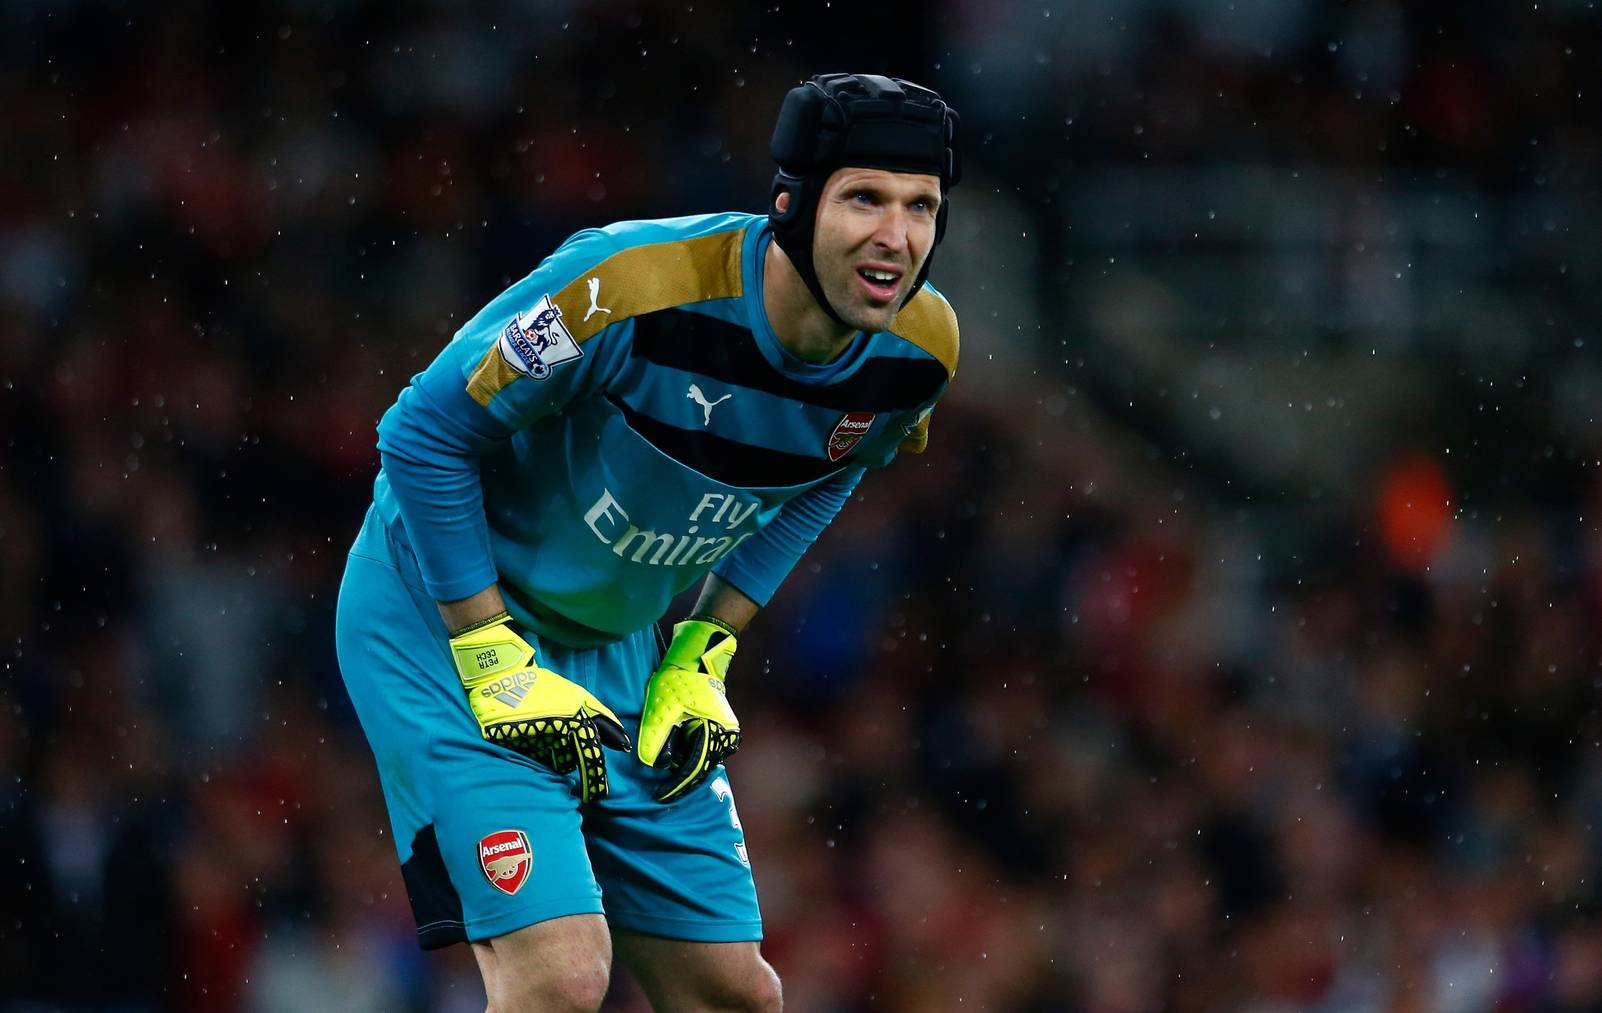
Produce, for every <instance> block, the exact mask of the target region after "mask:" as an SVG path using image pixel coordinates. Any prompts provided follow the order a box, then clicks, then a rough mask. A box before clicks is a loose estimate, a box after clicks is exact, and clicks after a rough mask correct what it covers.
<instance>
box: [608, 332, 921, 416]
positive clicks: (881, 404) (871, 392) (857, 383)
mask: <svg viewBox="0 0 1602 1013" xmlns="http://www.w3.org/2000/svg"><path fill="white" fill-rule="evenodd" d="M631 354H633V355H636V356H639V357H640V358H642V359H645V360H647V361H649V362H653V363H655V364H657V365H658V366H668V367H671V368H673V369H682V370H684V371H685V372H686V373H699V374H701V375H702V376H705V377H707V378H709V379H713V380H719V381H721V382H723V383H731V384H736V385H738V386H741V387H746V388H748V389H750V390H760V391H763V392H765V393H768V394H776V395H778V396H779V397H785V398H789V399H791V400H793V401H800V402H802V403H803V404H810V405H816V406H818V407H819V408H828V409H832V410H834V411H840V412H894V411H907V410H909V409H912V408H917V407H919V406H920V405H922V404H923V403H924V402H926V401H928V400H929V399H930V398H931V397H933V396H934V395H935V392H936V391H938V390H939V389H940V387H941V385H942V384H944V383H945V382H946V369H945V367H944V366H942V365H940V363H938V362H936V361H934V360H933V359H900V358H887V357H882V356H877V357H874V358H872V359H869V360H868V361H867V362H864V363H863V364H862V365H861V366H859V367H857V370H856V372H854V373H852V374H851V375H850V376H848V377H846V378H845V379H843V380H841V381H839V382H838V383H829V384H811V383H802V382H800V381H799V380H793V379H791V378H790V377H788V376H785V375H784V374H783V373H781V372H779V371H778V370H776V369H774V368H773V366H772V365H771V364H769V362H768V360H767V359H765V358H763V357H762V351H761V349H759V348H757V345H756V338H755V337H754V336H753V335H752V334H751V332H750V331H749V330H747V329H746V328H744V327H741V326H740V325H738V324H731V323H729V322H728V321H726V320H719V319H717V318H716V317H709V316H706V315H705V314H701V313H692V312H690V311H688V310H680V309H669V310H662V311H660V312H657V313H648V314H646V315H644V316H640V317H636V318H635V319H634V348H633V352H632V353H631Z"/></svg>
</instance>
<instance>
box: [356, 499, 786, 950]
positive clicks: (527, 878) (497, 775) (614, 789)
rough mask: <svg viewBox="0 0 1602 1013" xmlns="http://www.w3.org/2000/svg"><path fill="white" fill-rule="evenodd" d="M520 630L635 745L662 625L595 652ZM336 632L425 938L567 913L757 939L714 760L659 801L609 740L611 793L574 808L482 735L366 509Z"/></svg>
mask: <svg viewBox="0 0 1602 1013" xmlns="http://www.w3.org/2000/svg"><path fill="white" fill-rule="evenodd" d="M529 640H530V641H531V642H532V643H533V644H534V647H535V650H536V651H537V652H538V659H539V663H540V664H541V665H543V666H544V667H546V668H549V669H551V670H553V671H555V672H558V673H560V674H562V675H564V676H566V677H567V678H569V679H571V680H573V681H574V682H576V683H578V684H579V685H581V686H583V687H584V688H585V689H587V690H589V691H590V692H591V693H594V694H595V695H596V696H597V697H599V698H600V699H601V701H602V702H604V703H605V704H606V705H607V706H608V707H611V708H612V710H613V711H615V712H616V713H617V715H618V717H619V718H621V719H622V721H623V725H624V727H625V728H627V729H628V731H629V736H630V738H631V739H633V740H634V741H639V720H640V704H641V703H642V702H643V700H644V696H645V683H646V680H647V679H648V678H649V677H650V674H651V673H652V672H653V671H654V670H655V668H656V665H657V663H658V661H659V659H660V657H661V643H660V639H659V635H658V633H657V631H656V628H655V627H648V628H646V629H643V630H640V631H638V632H637V633H634V634H632V635H631V636H629V637H627V638H626V639H623V640H620V641H617V642H615V643H611V644H607V645H605V646H602V647H597V648H586V649H575V648H569V647H566V646H564V645H562V644H556V643H551V642H549V641H544V642H541V641H539V640H537V639H536V638H535V637H533V636H530V637H529ZM336 643H337V647H338V650H339V665H340V670H341V671H342V672H343V673H344V677H345V686H346V688H347V689H348V690H349V691H350V697H351V701H352V703H354V704H355V707H356V714H357V716H358V717H359V718H360V720H361V724H362V729H363V730H364V731H365V732H366V734H367V741H368V743H369V744H370V745H371V746H372V749H373V755H374V757H375V759H376V760H377V761H378V776H379V780H380V782H381V783H382V784H383V789H384V800H385V802H386V803H387V804H388V806H389V819H390V826H391V828H392V829H393V831H394V834H395V846H396V850H397V851H398V852H399V855H400V862H401V872H402V873H403V876H404V878H405V881H406V890H407V894H408V896H409V897H410V899H411V903H412V912H413V914H414V915H415V916H416V918H417V935H418V940H419V942H420V943H421V944H422V946H423V948H425V949H434V948H437V947H441V946H447V945H449V944H451V943H458V942H462V941H465V940H473V941H477V940H485V939H492V938H494V937H496V936H500V935H505V934H506V933H508V932H512V931H514V930H516V929H520V928H523V927H524V926H526V925H532V924H534V923H535V922H540V921H544V920H546V919H548V918H556V917H559V916H562V915H573V914H602V915H605V917H606V920H607V923H608V924H609V925H610V926H611V927H613V928H618V929H628V930H632V931H636V932H644V933H649V934H651V935H656V936H665V937H668V938H671V939H688V940H694V941H698V942H740V941H746V940H758V939H761V938H762V920H761V916H760V915H759V914H758V911H757V899H756V886H755V884H754V882H753V881H752V878H751V867H750V865H749V864H748V862H747V860H746V851H745V838H744V835H743V834H742V833H741V831H740V821H739V818H738V816H737V815H736V814H735V810H734V799H733V795H732V793H731V792H730V789H729V778H728V774H727V773H726V772H725V771H724V770H723V768H721V767H719V768H718V769H717V770H715V771H713V773H712V775H711V776H710V777H709V778H708V779H707V781H706V783H705V784H704V785H702V786H701V787H700V788H698V789H696V790H695V791H694V792H691V793H690V794H689V795H688V796H686V797H685V798H683V799H681V800H680V801H678V802H676V803H674V804H672V805H666V806H664V805H662V804H660V803H658V802H657V801H655V800H654V799H653V798H652V797H651V796H652V793H653V792H654V791H656V790H658V789H659V787H660V786H661V785H662V783H663V780H664V778H665V776H666V775H665V774H662V773H658V772H656V771H653V770H652V769H650V768H649V767H646V766H645V765H644V764H642V763H641V762H640V761H639V759H638V758H637V757H635V756H634V755H633V754H631V753H622V752H619V751H617V750H611V749H609V750H607V751H606V762H607V772H608V778H607V779H608V782H609V784H610V786H611V791H610V794H609V795H608V796H607V797H606V798H605V799H603V800H600V801H598V802H592V803H590V804H589V805H586V806H583V807H581V806H580V805H579V802H578V781H577V775H576V774H571V775H566V776H563V775H558V774H556V773H553V772H552V771H550V770H549V769H547V768H545V767H542V766H540V765H538V764H536V763H534V762H533V761H531V760H528V759H525V758H524V757H522V756H519V755H518V754H516V753H513V752H511V751H510V750H508V749H505V748H503V747H501V746H497V745H493V744H491V743H489V742H486V741H485V740H484V739H483V737H482V736H481V735H480V734H479V729H478V724H477V722H475V721H474V720H473V715H472V712H471V711H470V710H469V709H468V706H467V696H466V693H465V692H464V691H463V689H462V685H461V682H460V680H459V679H458V677H457V674H456V668H455V666H454V665H453V664H452V661H451V656H450V651H449V645H448V635H447V631H446V629H445V625H444V621H443V620H442V619H441V618H440V615H439V611H438V609H437V607H436V606H435V603H434V601H433V599H432V598H430V597H429V595H428V594H427V592H425V591H424V590H423V582H422V578H421V577H420V576H419V573H418V569H417V561H416V558H415V557H414V556H413V555H412V552H411V549H410V548H409V547H408V546H407V544H406V543H405V541H404V539H403V538H399V537H397V536H396V535H395V534H394V533H393V532H391V531H390V529H389V527H388V525H386V524H385V523H384V522H383V521H382V520H381V519H380V518H379V517H378V516H377V514H376V513H375V512H374V511H371V510H369V511H368V515H367V521H366V523H365V524H364V525H363V527H362V530H361V533H360V534H359V535H358V536H357V538H356V543H355V545H354V546H353V547H352V549H351V553H350V558H349V561H348V563H347V565H346V568H345V580H344V583H343V584H342V586H341V587H340V591H339V611H338V619H337V622H336Z"/></svg>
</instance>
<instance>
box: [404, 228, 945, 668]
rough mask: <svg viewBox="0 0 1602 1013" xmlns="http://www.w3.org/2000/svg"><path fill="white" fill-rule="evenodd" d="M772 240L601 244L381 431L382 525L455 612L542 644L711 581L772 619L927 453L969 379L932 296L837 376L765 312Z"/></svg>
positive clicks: (716, 237)
mask: <svg viewBox="0 0 1602 1013" xmlns="http://www.w3.org/2000/svg"><path fill="white" fill-rule="evenodd" d="M771 241H772V234H771V232H770V230H769V228H768V224H767V219H766V218H764V217H761V216H757V215H749V214H718V215H699V216H694V217H688V218H676V219H668V220H661V221H638V222H623V223H619V224H616V225H611V226H608V227H606V228H602V229H590V230H586V231H583V232H580V233H578V234H576V235H574V236H573V237H572V238H570V239H569V240H568V241H567V242H565V243H563V244H562V246H561V247H560V248H558V249H557V250H556V252H554V253H553V254H552V255H551V256H550V257H548V258H547V259H546V260H545V261H544V262H543V263H541V264H540V265H539V266H538V267H537V268H536V269H535V270H534V271H533V272H532V273H531V274H529V275H528V276H527V277H526V278H523V279H522V280H521V281H519V282H517V283H516V284H514V285H512V286H511V287H510V288H508V289H507V290H506V291H504V292H502V293H501V294H500V295H499V296H497V297H496V298H495V299H493V300H492V301H491V302H490V303H489V304H488V305H487V306H485V307H484V308H483V309H482V310H481V311H480V312H479V313H478V314H476V315H475V316H474V317H473V318H472V319H471V320H469V321H468V322H467V323H466V324H465V325H464V326H463V327H462V328H461V330H459V331H458V332H457V333H456V335H455V337H454V338H453V339H452V341H451V342H450V343H449V344H448V345H447V346H446V347H445V349H444V350H443V351H442V352H441V353H440V355H439V357H438V358H436V359H435V360H434V362H433V363H432V364H431V365H430V366H429V367H428V368H427V369H425V370H424V371H423V372H421V373H419V374H417V375H416V376H414V377H413V378H412V381H411V384H410V385H409V386H408V387H406V388H405V389H404V390H403V391H402V392H401V394H400V397H399V399H398V400H397V401H396V402H395V404H394V406H393V407H392V408H390V410H389V411H388V412H387V413H386V414H385V415H384V418H383V420H382V421H381V422H380V423H379V427H378V432H379V450H380V455H381V459H382V470H381V471H380V473H379V476H378V480H377V483H376V485H375V495H374V500H375V505H376V507H377V511H378V515H379V517H380V518H381V519H382V520H383V521H384V522H385V523H386V524H388V525H390V526H391V528H392V529H394V530H395V533H396V534H397V536H399V538H400V539H401V541H402V542H403V544H408V545H409V546H410V547H411V549H412V551H413V552H414V553H415V555H416V557H417V563H418V570H419V572H420V574H421V577H422V580H423V584H424V587H425V589H426V590H427V591H428V593H429V594H431V595H433V596H434V597H435V598H436V599H439V600H441V601H451V600H455V599H459V598H464V597H467V596H469V595H472V594H475V593H477V592H478V591H481V590H483V589H484V588H485V587H488V586H489V585H490V584H491V583H495V582H499V584H500V587H501V591H502V594H503V596H504V597H505V599H506V602H507V608H508V609H509V610H510V611H511V612H512V614H513V615H514V617H516V618H517V619H518V620H519V621H521V622H523V623H525V624H527V625H528V626H529V627H530V628H531V629H533V630H534V631H535V632H536V633H538V634H539V635H541V636H544V637H549V638H553V639H555V640H558V641H561V642H563V643H568V644H572V645H574V646H589V645H593V644H597V643H601V642H604V641H607V640H611V639H616V638H618V637H621V636H625V635H627V634H629V633H631V632H633V631H635V630H638V629H640V628H642V627H644V626H646V625H648V624H650V623H653V622H655V621H656V620H657V619H659V618H660V617H661V615H662V613H663V612H664V611H665V610H666V608H667V605H668V602H669V601H670V600H671V599H672V598H673V596H674V595H676V594H678V593H679V592H680V591H682V590H684V589H685V588H687V587H689V586H690V585H691V584H692V583H694V582H695V581H696V580H698V579H699V578H701V577H702V576H703V575H704V574H705V573H706V572H707V571H708V570H712V571H714V572H716V573H717V574H719V575H720V576H721V577H723V578H724V579H725V580H727V581H728V582H729V583H731V584H733V585H734V586H735V587H737V588H739V589H740V591H742V592H743V593H745V594H746V595H748V596H749V597H750V598H752V599H753V600H754V601H756V602H757V604H759V605H765V604H766V603H767V601H768V599H769V598H770V597H771V596H772V594H773V592H774V590H775V589H776V588H777V587H778V585H779V584H780V582H781V581H783V579H784V578H785V576H786V575H787V574H788V573H789V572H790V570H791V569H792V568H793V567H794V565H795V563H796V561H797V560H798V559H799V558H800V556H801V554H802V553H803V552H804V551H805V550H806V548H807V546H809V545H810V544H811V543H812V542H813V541H814V540H815V539H816V538H817V536H818V534H819V533H820V532H821V531H822V530H823V528H824V527H825V526H826V525H827V524H828V523H829V522H830V521H831V520H832V519H833V517H834V516H835V514H836V513H837V512H838V511H839V509H840V507H841V506H842V505H843V504H844V502H845V501H846V499H847V498H848V497H849V496H850V494H851V491H852V489H853V488H855V486H856V484H857V482H858V480H859V479H860V478H861V477H862V474H863V472H864V471H865V470H866V469H869V468H881V467H883V466H885V465H886V464H888V463H889V462H890V460H891V459H892V458H894V457H895V455H896V453H897V452H898V451H901V450H907V451H910V452H918V451H921V450H922V449H923V446H924V444H925V442H926V441H927V439H928V425H929V415H930V412H931V411H932V410H933V408H934V405H935V402H936V401H937V400H938V398H939V397H940V395H941V394H942V393H943V392H944V391H945V389H946V387H947V385H948V384H949V383H950V380H951V377H952V375H953V372H954V370H955V368H956V360H957V321H956V315H955V314H954V313H953V312H952V310H951V307H950V305H949V304H948V303H947V302H946V300H945V299H944V297H942V296H941V295H940V294H939V293H938V292H936V291H935V290H934V289H933V288H932V287H930V286H927V285H926V286H924V288H923V289H922V290H920V291H919V292H918V294H917V295H916V296H915V297H914V298H913V299H912V300H911V301H909V302H908V303H907V305H906V306H905V307H903V308H902V310H901V311H900V313H899V314H898V315H897V316H896V318H895V320H894V322H893V323H892V325H891V327H890V329H889V330H887V331H881V332H876V333H872V334H868V333H862V334H858V335H857V336H856V338H855V339H854V340H853V342H852V344H851V345H850V346H849V348H848V349H847V350H846V351H845V352H844V353H843V354H842V355H840V356H839V357H838V358H836V359H835V360H834V361H833V362H830V363H827V364H825V365H817V364H813V363H807V362H803V361H801V360H799V359H797V358H795V357H794V356H792V355H791V354H789V353H788V352H787V351H786V350H785V349H784V347H783V346H782V345H781V344H780V343H779V340H778V338H777V337H776V336H775V334H774V333H773V329H772V327H771V325H770V324H769V322H768V317H767V313H766V310H765V309H764V307H763V303H762V270H763V262H764V255H765V253H766V251H767V245H768V243H769V242H771Z"/></svg>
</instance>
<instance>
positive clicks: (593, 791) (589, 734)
mask: <svg viewBox="0 0 1602 1013" xmlns="http://www.w3.org/2000/svg"><path fill="white" fill-rule="evenodd" d="M572 729H573V730H572V734H571V735H570V736H569V743H570V745H571V748H572V750H573V755H574V756H576V757H577V758H578V764H577V766H578V775H579V801H580V802H593V801H595V800H596V799H599V798H605V797H606V794H607V791H608V790H609V785H608V784H607V781H606V754H605V752H603V751H602V749H601V737H600V735H599V734H597V731H596V725H595V721H594V719H592V718H590V717H589V716H588V715H584V716H581V717H579V718H578V719H577V720H575V721H574V722H573V725H572Z"/></svg>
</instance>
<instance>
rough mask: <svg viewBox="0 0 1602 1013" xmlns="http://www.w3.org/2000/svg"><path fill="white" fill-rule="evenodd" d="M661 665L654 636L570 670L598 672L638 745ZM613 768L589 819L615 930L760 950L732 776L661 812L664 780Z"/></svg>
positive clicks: (602, 689)
mask: <svg viewBox="0 0 1602 1013" xmlns="http://www.w3.org/2000/svg"><path fill="white" fill-rule="evenodd" d="M657 657H658V645H657V643H656V641H655V632H654V631H653V630H645V631H641V632H640V633H637V634H635V635H634V636H632V637H629V638H627V639H625V640H622V641H619V642H618V643H616V644H613V645H610V646H608V647H606V648H603V649H599V650H597V651H595V652H593V654H592V655H591V656H590V657H587V658H573V659H571V660H570V662H569V663H570V665H571V667H572V668H573V669H574V670H575V672H576V673H577V674H578V675H580V676H581V677H583V676H588V675H590V674H591V672H590V669H591V666H592V665H593V666H594V667H595V669H596V671H595V672H594V681H595V683H596V684H597V686H598V690H597V691H598V692H599V693H601V694H602V699H603V700H606V701H607V703H608V704H609V705H610V706H612V707H613V709H614V710H616V711H617V713H618V716H619V717H620V718H621V719H622V720H623V724H624V726H625V727H626V728H627V729H628V732H629V734H630V735H631V736H633V737H634V738H635V740H636V741H638V738H639V716H640V705H641V703H642V702H643V697H644V687H645V680H646V678H647V677H648V676H649V674H650V672H651V670H652V669H653V668H654V667H655V665H656V659H657ZM561 660H569V659H561ZM614 701H615V702H614ZM608 760H609V766H608V781H609V783H610V785H611V793H610V794H609V795H608V796H607V798H606V799H605V800H604V801H602V802H601V803H599V804H597V805H592V806H589V807H586V809H585V811H584V830H585V834H586V836H587V838H588V843H589V853H590V863H591V865H592V867H593V868H594V870H595V876H596V879H597V881H599V883H600V884H601V889H602V891H603V893H604V896H605V898H606V920H607V922H608V923H609V924H610V925H611V926H612V927H613V928H617V929H625V930H629V931H633V932H641V933H647V934H649V935H652V936H662V937H667V938H670V939H685V940H694V941H698V942H705V943H732V942H748V941H753V940H760V939H761V938H762V917H761V914H760V912H759V911H758V908H757V896H756V884H755V882H754V881H753V880H752V878H751V865H750V861H749V856H748V854H747V852H746V846H745V834H744V831H743V830H742V829H741V828H740V819H739V815H738V813H737V812H736V810H735V807H734V792H733V789H732V788H731V787H730V783H729V776H728V773H727V772H726V771H725V770H724V769H723V768H722V767H719V768H718V769H717V770H715V771H713V773H712V776H711V777H709V778H708V779H707V782H706V783H705V784H703V785H702V786H701V787H699V788H697V789H696V790H694V791H692V792H690V793H689V794H688V795H686V796H685V797H684V798H682V799H680V800H679V801H677V802H674V803H672V804H671V805H662V804H661V803H659V802H657V801H656V800H655V798H653V795H654V794H655V792H656V791H658V790H659V789H660V788H661V787H662V784H663V781H664V779H665V775H663V774H661V773H659V772H657V771H655V770H653V769H651V768H650V767H647V766H646V765H645V764H643V763H641V762H640V760H639V758H638V757H637V756H634V755H632V754H630V755H614V756H612V757H609V758H608Z"/></svg>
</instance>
